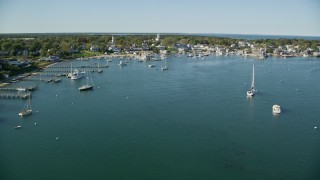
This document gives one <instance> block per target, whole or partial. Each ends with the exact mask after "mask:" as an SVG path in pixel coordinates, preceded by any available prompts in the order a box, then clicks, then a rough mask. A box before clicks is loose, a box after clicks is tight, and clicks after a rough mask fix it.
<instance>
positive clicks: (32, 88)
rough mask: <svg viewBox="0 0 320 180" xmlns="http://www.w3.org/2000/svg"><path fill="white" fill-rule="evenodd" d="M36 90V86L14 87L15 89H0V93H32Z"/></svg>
mask: <svg viewBox="0 0 320 180" xmlns="http://www.w3.org/2000/svg"><path fill="white" fill-rule="evenodd" d="M36 89H37V86H29V87H16V88H0V91H34V90H36Z"/></svg>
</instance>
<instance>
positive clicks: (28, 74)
mask: <svg viewBox="0 0 320 180" xmlns="http://www.w3.org/2000/svg"><path fill="white" fill-rule="evenodd" d="M149 53H151V52H149ZM182 54H183V55H186V54H188V53H182ZM157 55H158V54H157ZM176 55H181V53H171V54H169V56H176ZM211 55H216V54H211ZM141 56H142V55H141V54H140V55H136V54H102V55H96V56H90V57H85V58H73V59H62V60H60V61H59V62H63V61H79V60H80V61H82V60H85V61H86V60H91V59H102V58H105V59H108V58H129V59H132V58H136V59H139V58H141ZM216 56H221V55H216ZM223 56H227V55H223ZM228 56H242V57H249V58H253V59H256V60H261V59H266V58H262V57H261V56H257V55H254V54H246V55H236V54H231V55H228ZM268 57H277V58H281V59H287V58H297V57H303V56H298V55H291V56H288V57H284V56H281V55H278V54H268ZM306 58H319V57H317V56H308V57H306ZM144 61H153V60H144ZM59 62H52V63H50V64H48V65H46V66H44V67H39V69H37V70H33V71H31V72H26V73H21V74H17V75H16V76H12V77H10V78H8V79H5V81H0V87H5V86H8V85H10V84H12V83H14V82H10V81H12V80H19V79H23V78H25V77H28V76H30V75H32V74H33V73H39V72H40V71H41V70H43V69H46V68H48V67H50V66H53V65H55V64H57V63H59Z"/></svg>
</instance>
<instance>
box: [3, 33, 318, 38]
mask: <svg viewBox="0 0 320 180" xmlns="http://www.w3.org/2000/svg"><path fill="white" fill-rule="evenodd" d="M5 34H180V35H209V34H210V35H252V36H293V37H294V36H300V37H320V35H289V34H256V33H253V34H246V33H205V32H203V33H192V32H12V33H8V32H6V33H2V32H0V35H5Z"/></svg>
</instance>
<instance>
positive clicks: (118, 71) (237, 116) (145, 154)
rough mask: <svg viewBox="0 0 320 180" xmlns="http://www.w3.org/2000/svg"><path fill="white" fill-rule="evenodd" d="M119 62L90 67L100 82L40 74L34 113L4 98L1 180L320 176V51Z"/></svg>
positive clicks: (0, 127)
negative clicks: (23, 113)
mask: <svg viewBox="0 0 320 180" xmlns="http://www.w3.org/2000/svg"><path fill="white" fill-rule="evenodd" d="M119 60H120V59H113V62H111V63H110V64H109V65H110V67H109V68H107V69H104V72H103V73H102V74H98V73H94V74H92V75H93V81H94V83H95V89H94V90H93V91H89V92H81V93H80V92H79V91H78V89H77V88H78V87H79V86H81V84H82V83H83V82H84V81H85V80H84V79H82V80H81V81H71V80H70V79H67V78H63V80H62V82H61V83H57V84H53V83H39V84H38V86H39V89H38V90H37V91H35V92H34V93H33V97H32V106H33V111H34V113H33V114H32V115H31V116H28V117H24V118H20V117H18V112H19V111H20V110H21V109H22V107H23V105H24V101H23V100H19V99H13V100H12V99H0V145H1V147H0V177H1V179H319V178H320V173H319V168H320V130H315V129H314V126H318V127H319V128H320V111H319V110H320V103H319V102H320V93H319V92H320V83H319V82H320V68H319V67H320V61H319V59H315V58H308V59H304V58H292V59H279V58H268V59H266V60H255V59H249V58H247V59H244V58H241V57H237V56H228V57H218V56H209V57H208V58H206V59H193V58H187V57H174V56H172V57H169V58H168V60H167V62H168V66H169V71H165V72H162V71H161V70H160V65H162V64H163V63H164V62H163V61H158V62H154V63H156V64H157V66H156V67H155V68H149V67H148V66H147V65H148V63H139V62H137V61H135V60H132V61H131V63H130V64H128V65H127V66H125V67H122V68H121V67H119V66H118V65H117V64H118V63H119ZM121 60H123V59H121ZM93 61H95V62H97V60H93ZM253 63H254V64H255V70H256V88H257V90H258V92H257V94H256V96H255V97H254V98H252V99H248V98H247V97H246V90H247V89H248V88H249V84H250V82H251V74H252V64H253ZM63 64H65V65H69V64H70V62H62V63H61V64H57V65H63ZM86 64H87V62H86V61H83V62H73V65H86ZM101 64H103V65H105V64H106V61H105V60H101ZM30 84H32V85H34V84H35V82H19V83H16V84H12V85H11V86H12V87H17V86H24V85H30ZM273 104H279V105H281V106H282V110H283V113H282V114H280V115H279V116H274V115H273V114H272V109H271V107H272V105H273ZM35 123H36V124H35ZM17 124H21V125H22V128H21V129H19V130H16V129H13V127H14V126H15V125H17ZM57 138H58V139H57Z"/></svg>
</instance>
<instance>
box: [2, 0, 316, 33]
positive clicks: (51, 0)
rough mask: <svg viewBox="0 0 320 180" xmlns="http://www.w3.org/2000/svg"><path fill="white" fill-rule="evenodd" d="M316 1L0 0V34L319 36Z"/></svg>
mask: <svg viewBox="0 0 320 180" xmlns="http://www.w3.org/2000/svg"><path fill="white" fill-rule="evenodd" d="M319 19H320V0H268V1H259V0H237V1H236V0H179V1H175V0H161V1H159V0H112V1H110V0H74V1H68V0H0V33H61V32H62V33H63V32H106V33H109V32H119V33H123V32H128V33H135V32H136V33H225V34H266V35H302V36H320V20H319Z"/></svg>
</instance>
